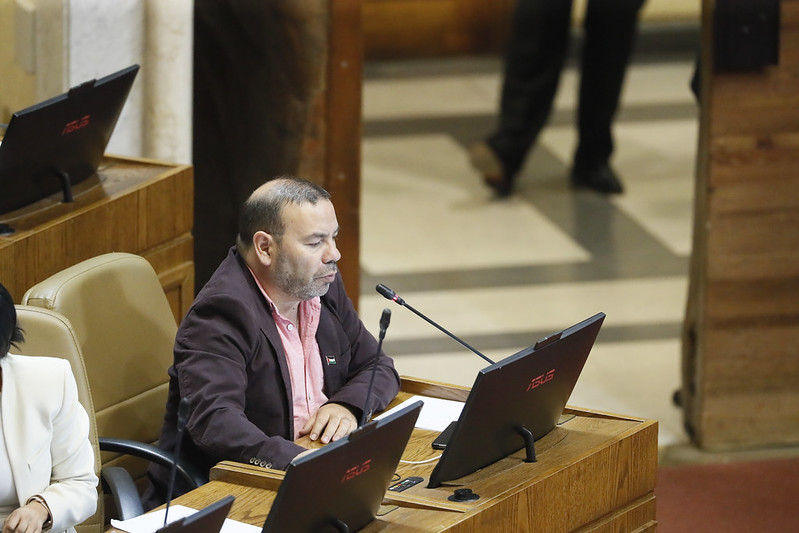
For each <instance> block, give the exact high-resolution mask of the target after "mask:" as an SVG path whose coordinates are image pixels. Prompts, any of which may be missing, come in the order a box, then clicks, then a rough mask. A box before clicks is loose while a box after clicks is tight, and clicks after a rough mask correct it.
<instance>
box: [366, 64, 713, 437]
mask: <svg viewBox="0 0 799 533" xmlns="http://www.w3.org/2000/svg"><path fill="white" fill-rule="evenodd" d="M500 67H501V64H500V62H499V60H497V59H496V58H474V59H468V58H466V59H464V58H459V59H453V60H429V61H405V62H384V63H376V64H368V65H367V69H366V80H365V89H364V143H363V198H362V214H361V224H362V226H361V232H362V233H361V239H362V241H361V264H362V270H363V273H362V291H361V292H362V294H361V299H360V312H361V316H362V317H363V319H364V321H365V323H366V324H367V326H368V327H369V328H370V329H371V330H372V331H373V332H375V333H376V332H377V329H378V328H377V325H378V320H379V316H380V312H381V310H382V309H383V308H384V307H390V306H391V305H392V304H389V302H387V301H386V300H384V299H383V298H382V297H380V296H379V295H378V294H377V293H376V292H375V291H374V286H375V284H376V283H385V284H386V285H388V286H389V287H391V288H392V289H394V290H396V291H397V293H399V294H400V295H401V296H402V297H403V298H404V299H405V300H406V301H407V302H408V303H409V304H411V305H412V306H413V307H414V308H416V309H418V310H419V311H421V312H423V313H424V314H426V315H427V316H429V317H431V318H432V319H434V320H437V321H439V322H440V323H442V324H443V325H444V327H446V328H447V329H449V330H450V331H452V332H453V333H455V334H456V335H459V336H461V337H463V338H464V339H466V341H467V342H468V343H469V344H471V345H472V346H474V347H476V348H478V349H479V350H480V351H482V352H484V353H485V354H486V355H487V356H488V357H490V358H492V359H494V360H497V359H501V358H503V357H505V356H507V355H510V354H512V353H514V352H516V351H517V350H519V349H521V348H524V347H526V346H528V345H530V344H532V343H533V342H534V341H536V340H537V339H539V338H541V337H543V336H545V335H547V334H549V333H552V332H555V331H557V330H560V329H563V328H565V327H568V326H570V325H572V324H574V323H576V322H578V321H580V320H582V319H584V318H587V317H588V316H590V315H593V314H594V313H596V312H597V311H604V312H605V313H606V314H607V319H606V321H605V324H604V326H603V329H602V331H601V332H600V336H599V339H598V341H597V344H596V345H595V347H594V349H593V351H592V353H591V355H590V357H589V360H588V363H587V364H586V367H585V369H584V371H583V374H582V376H581V378H580V380H579V382H578V384H577V387H576V389H575V390H574V393H573V394H572V397H571V399H570V402H569V403H570V404H571V405H574V406H580V407H587V408H591V409H597V410H604V411H610V412H616V413H622V414H628V415H636V416H641V417H646V418H651V419H657V420H658V421H659V422H660V438H659V440H660V445H661V446H662V447H663V446H669V445H673V444H680V443H684V442H686V441H687V437H686V435H685V433H684V431H683V429H682V420H681V412H680V410H679V409H678V408H677V407H675V406H674V404H673V403H672V393H673V392H674V391H675V390H676V389H677V388H678V387H679V383H680V377H679V369H680V357H681V356H680V342H679V334H680V327H681V323H682V320H683V314H684V309H685V301H686V291H687V270H688V260H689V259H688V258H689V253H690V248H691V219H692V195H693V175H694V162H695V151H696V144H697V127H698V119H697V110H696V105H695V103H694V100H693V96H692V94H691V92H690V90H689V86H688V82H689V79H690V76H691V72H692V68H693V57H691V55H690V54H682V55H680V54H677V56H676V57H674V56H672V57H657V56H654V57H653V56H652V55H651V54H650V55H647V56H646V57H643V58H642V57H640V56H636V60H635V61H634V63H633V64H632V66H631V69H630V71H629V75H628V80H627V85H626V89H625V92H624V95H623V102H622V110H621V112H620V115H619V119H618V121H617V124H616V129H615V133H616V143H617V150H616V154H615V157H614V160H613V164H614V166H615V168H616V169H617V170H618V172H619V173H620V175H621V176H622V177H623V181H624V184H625V186H626V193H625V194H624V195H623V196H619V197H613V198H606V197H602V196H600V195H597V194H595V193H591V192H587V191H579V192H575V191H573V190H571V189H570V188H569V186H568V183H567V179H566V176H567V172H568V170H569V165H570V157H571V153H572V151H573V149H574V139H575V129H574V126H573V116H574V110H575V94H576V83H577V74H576V71H575V69H574V68H572V67H569V68H568V69H567V70H566V71H565V73H564V76H563V79H562V81H561V87H560V90H559V93H558V97H557V102H556V109H555V110H554V112H553V115H552V117H551V120H550V124H549V126H548V127H547V128H546V129H545V131H544V133H543V135H542V137H541V138H540V139H539V143H538V145H537V146H536V148H535V150H534V152H533V153H531V155H530V157H529V158H528V164H527V165H526V167H525V170H524V172H523V175H522V176H521V178H520V180H519V182H518V188H517V192H516V194H514V195H513V196H512V197H510V198H508V199H506V200H496V199H493V198H492V196H491V194H490V193H489V192H488V190H487V189H486V188H485V187H484V186H483V185H482V183H481V182H480V180H479V177H478V175H477V174H476V173H475V172H474V171H473V170H472V169H471V168H470V166H469V164H468V161H467V158H466V147H467V146H468V145H469V143H471V142H473V141H474V140H477V139H480V138H481V137H482V136H484V135H485V134H487V133H488V132H489V130H490V129H491V128H492V127H493V124H494V121H495V115H496V108H497V102H498V91H499V85H500V76H499V71H500ZM391 309H392V321H391V326H390V327H389V330H388V334H387V336H386V341H385V345H384V347H385V348H386V351H387V352H388V353H389V354H390V355H392V356H393V357H394V358H395V362H396V365H397V367H398V369H399V370H400V373H402V374H406V375H411V376H419V377H425V378H429V379H434V380H440V381H445V382H451V383H458V384H463V385H471V384H472V382H473V380H474V376H475V373H476V372H477V370H478V369H480V368H482V367H483V366H485V363H484V362H483V361H482V360H481V359H479V358H478V357H477V356H476V355H474V354H472V353H471V352H469V351H468V350H466V349H465V348H462V347H461V346H460V345H458V344H457V343H455V342H454V341H453V340H451V339H449V338H448V337H446V336H445V335H444V334H442V333H440V332H438V331H437V330H436V329H434V328H433V327H432V326H430V325H429V324H427V323H426V322H424V321H423V320H422V319H420V318H419V317H417V316H415V315H414V314H413V313H411V312H410V311H408V310H407V309H402V308H400V307H398V306H393V307H392V308H391Z"/></svg>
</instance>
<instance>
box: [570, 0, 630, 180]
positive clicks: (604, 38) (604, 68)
mask: <svg viewBox="0 0 799 533" xmlns="http://www.w3.org/2000/svg"><path fill="white" fill-rule="evenodd" d="M643 3H644V0H589V1H588V6H587V10H586V16H585V23H584V30H585V31H584V35H585V40H584V43H583V52H582V73H581V80H580V104H579V112H578V129H579V141H578V145H577V150H576V153H575V156H574V167H573V169H572V176H571V179H572V183H573V184H574V185H575V186H577V187H587V188H591V189H594V190H596V191H599V192H602V193H621V192H622V190H623V187H622V184H621V182H620V181H619V179H618V177H617V176H616V175H615V173H614V172H613V170H612V169H611V168H610V164H609V161H610V157H611V155H612V153H613V136H612V132H611V128H612V125H613V118H614V116H615V114H616V110H617V109H618V105H619V99H620V96H621V91H622V86H623V84H624V77H625V74H626V71H627V66H628V64H629V62H630V56H631V55H632V51H633V44H634V42H635V37H636V33H637V24H638V12H639V11H640V9H641V6H642V5H643Z"/></svg>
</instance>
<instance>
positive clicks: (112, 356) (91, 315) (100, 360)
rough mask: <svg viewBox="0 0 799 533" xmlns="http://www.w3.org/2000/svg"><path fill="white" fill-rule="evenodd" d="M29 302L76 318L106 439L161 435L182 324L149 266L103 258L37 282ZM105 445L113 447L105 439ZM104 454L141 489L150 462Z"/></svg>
mask: <svg viewBox="0 0 799 533" xmlns="http://www.w3.org/2000/svg"><path fill="white" fill-rule="evenodd" d="M22 303H23V304H25V305H31V306H37V307H43V308H46V309H50V310H54V311H57V312H59V313H61V314H62V315H64V316H65V317H67V319H68V320H69V321H70V322H71V324H72V328H73V330H74V335H75V338H76V339H77V341H78V344H79V345H80V349H81V351H82V352H83V358H84V362H85V365H86V375H87V376H88V381H89V386H90V388H91V394H92V400H93V403H94V409H95V413H96V415H95V416H96V419H97V434H98V435H99V436H100V437H101V447H102V449H103V450H108V449H113V448H111V447H109V446H107V445H103V439H105V440H106V441H107V440H108V439H109V438H116V439H129V440H133V441H138V442H142V443H148V444H152V443H155V442H156V441H157V440H158V437H159V435H160V431H161V425H162V423H163V416H164V411H165V407H166V396H167V389H168V381H169V378H168V376H167V368H168V367H169V366H170V365H171V363H172V350H173V345H174V341H175V334H176V332H177V325H176V324H175V318H174V315H173V314H172V310H171V308H170V306H169V303H168V301H167V298H166V296H165V294H164V291H163V289H162V287H161V284H160V282H159V280H158V276H157V274H156V273H155V271H154V270H153V267H152V266H151V265H150V263H149V262H148V261H147V260H146V259H144V258H142V257H140V256H138V255H133V254H128V253H109V254H104V255H100V256H97V257H94V258H91V259H88V260H86V261H83V262H81V263H78V264H77V265H74V266H72V267H69V268H67V269H65V270H63V271H61V272H58V273H56V274H54V275H52V276H50V277H49V278H48V279H46V280H44V281H42V282H40V283H37V284H36V285H34V286H33V287H31V288H30V289H29V290H28V291H27V292H26V293H25V295H24V296H23V299H22ZM106 444H108V443H107V442H106ZM131 460H132V458H130V457H117V456H115V455H111V454H109V453H107V452H104V453H103V454H102V467H103V468H104V469H105V468H106V466H108V465H121V466H124V468H125V469H126V470H127V471H129V472H130V473H131V474H132V475H133V477H134V479H136V483H137V485H138V486H139V487H140V489H141V488H142V487H143V486H144V485H145V479H146V478H145V475H146V468H147V463H146V462H144V461H141V460H138V459H136V460H135V461H139V462H138V464H132V462H131Z"/></svg>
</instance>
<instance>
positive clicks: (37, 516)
mask: <svg viewBox="0 0 799 533" xmlns="http://www.w3.org/2000/svg"><path fill="white" fill-rule="evenodd" d="M49 516H50V515H49V513H48V512H47V509H45V508H44V507H43V506H42V505H41V504H40V503H38V502H31V503H29V504H26V505H23V506H22V507H20V508H19V509H14V510H13V511H11V514H10V515H8V518H6V523H5V525H4V526H3V533H41V531H42V525H43V524H44V523H45V522H46V521H47V519H48V517H49Z"/></svg>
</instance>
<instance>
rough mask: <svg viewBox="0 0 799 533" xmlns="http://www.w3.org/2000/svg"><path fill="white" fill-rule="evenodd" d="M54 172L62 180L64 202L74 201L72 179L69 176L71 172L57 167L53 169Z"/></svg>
mask: <svg viewBox="0 0 799 533" xmlns="http://www.w3.org/2000/svg"><path fill="white" fill-rule="evenodd" d="M53 174H55V175H56V177H58V179H59V181H60V182H61V190H62V191H63V192H64V203H65V204H69V203H72V179H71V178H70V177H69V174H67V173H66V172H64V171H63V170H58V169H57V168H54V169H53Z"/></svg>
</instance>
